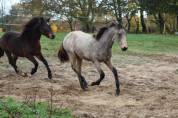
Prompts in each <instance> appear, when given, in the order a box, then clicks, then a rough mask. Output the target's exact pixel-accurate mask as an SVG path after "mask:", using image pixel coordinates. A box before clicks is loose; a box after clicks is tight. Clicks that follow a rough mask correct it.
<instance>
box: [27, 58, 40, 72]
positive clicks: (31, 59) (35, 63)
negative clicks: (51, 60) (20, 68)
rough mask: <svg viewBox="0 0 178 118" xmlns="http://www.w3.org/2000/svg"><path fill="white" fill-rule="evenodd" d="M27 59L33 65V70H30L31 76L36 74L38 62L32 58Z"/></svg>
mask: <svg viewBox="0 0 178 118" xmlns="http://www.w3.org/2000/svg"><path fill="white" fill-rule="evenodd" d="M27 59H28V60H30V61H31V62H32V63H33V64H34V68H32V70H31V75H33V74H35V73H36V72H37V69H38V62H37V61H36V59H35V58H34V57H33V56H29V57H27Z"/></svg>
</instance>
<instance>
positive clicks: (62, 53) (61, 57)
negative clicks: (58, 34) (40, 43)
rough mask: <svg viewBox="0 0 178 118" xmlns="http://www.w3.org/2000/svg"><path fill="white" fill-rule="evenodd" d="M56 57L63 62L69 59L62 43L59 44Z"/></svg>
mask: <svg viewBox="0 0 178 118" xmlns="http://www.w3.org/2000/svg"><path fill="white" fill-rule="evenodd" d="M58 58H59V60H60V61H61V62H62V63H64V62H67V61H69V55H68V54H67V52H66V50H65V49H64V47H63V44H61V46H60V49H59V52H58Z"/></svg>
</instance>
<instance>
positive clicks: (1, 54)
mask: <svg viewBox="0 0 178 118" xmlns="http://www.w3.org/2000/svg"><path fill="white" fill-rule="evenodd" d="M2 56H4V50H3V49H1V48H0V57H2Z"/></svg>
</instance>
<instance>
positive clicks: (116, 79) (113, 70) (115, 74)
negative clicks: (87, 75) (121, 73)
mask: <svg viewBox="0 0 178 118" xmlns="http://www.w3.org/2000/svg"><path fill="white" fill-rule="evenodd" d="M112 72H113V74H114V78H115V83H116V95H119V94H120V82H119V79H118V74H117V70H116V68H115V67H113V69H112Z"/></svg>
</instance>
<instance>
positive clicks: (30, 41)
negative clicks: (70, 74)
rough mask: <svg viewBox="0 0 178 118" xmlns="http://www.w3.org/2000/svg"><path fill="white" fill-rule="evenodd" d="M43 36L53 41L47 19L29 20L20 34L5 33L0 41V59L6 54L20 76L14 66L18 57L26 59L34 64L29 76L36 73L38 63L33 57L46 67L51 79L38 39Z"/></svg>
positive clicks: (19, 72) (53, 36)
mask: <svg viewBox="0 0 178 118" xmlns="http://www.w3.org/2000/svg"><path fill="white" fill-rule="evenodd" d="M41 35H45V36H46V37H48V38H50V39H54V38H55V35H54V34H53V32H52V30H51V27H50V25H49V19H44V18H43V17H35V18H33V19H31V20H30V21H29V22H28V23H27V24H26V25H25V27H24V29H23V31H22V32H21V33H19V32H6V33H5V34H4V35H3V36H2V37H1V39H0V57H2V56H3V55H4V53H6V55H7V57H8V60H9V64H10V65H12V67H13V68H14V70H15V72H16V73H17V74H22V72H21V71H20V70H19V69H18V67H17V65H16V61H17V59H18V57H26V58H27V59H28V60H30V61H31V62H32V63H33V64H34V68H32V70H31V74H32V75H33V74H34V73H36V71H37V68H38V62H37V61H36V59H35V58H34V57H37V58H38V59H39V60H40V61H42V62H43V64H44V65H45V66H46V68H47V71H48V78H49V79H51V78H52V74H51V70H50V68H49V66H48V63H47V61H46V59H45V58H44V57H43V55H42V53H41V45H40V38H41Z"/></svg>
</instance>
